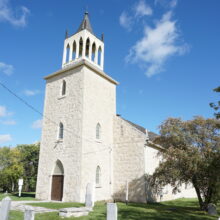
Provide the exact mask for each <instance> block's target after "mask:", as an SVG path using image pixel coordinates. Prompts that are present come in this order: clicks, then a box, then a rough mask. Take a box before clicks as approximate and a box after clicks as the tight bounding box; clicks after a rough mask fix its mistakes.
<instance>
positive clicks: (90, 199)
mask: <svg viewBox="0 0 220 220" xmlns="http://www.w3.org/2000/svg"><path fill="white" fill-rule="evenodd" d="M94 201H95V187H94V184H92V183H88V184H87V186H86V207H93V206H94Z"/></svg>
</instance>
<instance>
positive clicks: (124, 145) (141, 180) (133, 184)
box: [113, 116, 146, 202]
mask: <svg viewBox="0 0 220 220" xmlns="http://www.w3.org/2000/svg"><path fill="white" fill-rule="evenodd" d="M145 141H146V134H144V133H143V132H141V131H139V130H138V129H137V128H135V127H134V126H132V125H131V124H130V123H128V122H127V121H126V120H124V119H122V118H121V117H118V116H116V117H115V118H114V148H113V160H114V165H113V177H114V179H113V183H114V189H113V197H114V199H115V200H120V201H124V200H125V192H126V181H128V183H129V196H128V197H129V198H128V200H129V201H133V202H146V193H145V177H144V173H145V161H144V145H145Z"/></svg>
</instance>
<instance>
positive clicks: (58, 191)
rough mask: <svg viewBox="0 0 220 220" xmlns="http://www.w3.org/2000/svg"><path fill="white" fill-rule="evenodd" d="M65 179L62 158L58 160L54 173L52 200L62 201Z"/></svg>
mask: <svg viewBox="0 0 220 220" xmlns="http://www.w3.org/2000/svg"><path fill="white" fill-rule="evenodd" d="M63 180H64V169H63V165H62V163H61V161H60V160H57V162H56V165H55V168H54V171H53V175H52V187H51V200H57V201H62V198H63Z"/></svg>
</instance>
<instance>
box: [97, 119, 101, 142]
mask: <svg viewBox="0 0 220 220" xmlns="http://www.w3.org/2000/svg"><path fill="white" fill-rule="evenodd" d="M100 138H101V125H100V124H99V123H98V124H97V125H96V139H100Z"/></svg>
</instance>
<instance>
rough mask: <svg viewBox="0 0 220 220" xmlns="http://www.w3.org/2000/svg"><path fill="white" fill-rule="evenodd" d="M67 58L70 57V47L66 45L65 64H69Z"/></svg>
mask: <svg viewBox="0 0 220 220" xmlns="http://www.w3.org/2000/svg"><path fill="white" fill-rule="evenodd" d="M69 56H70V45H69V44H68V45H67V47H66V63H68V62H69Z"/></svg>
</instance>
